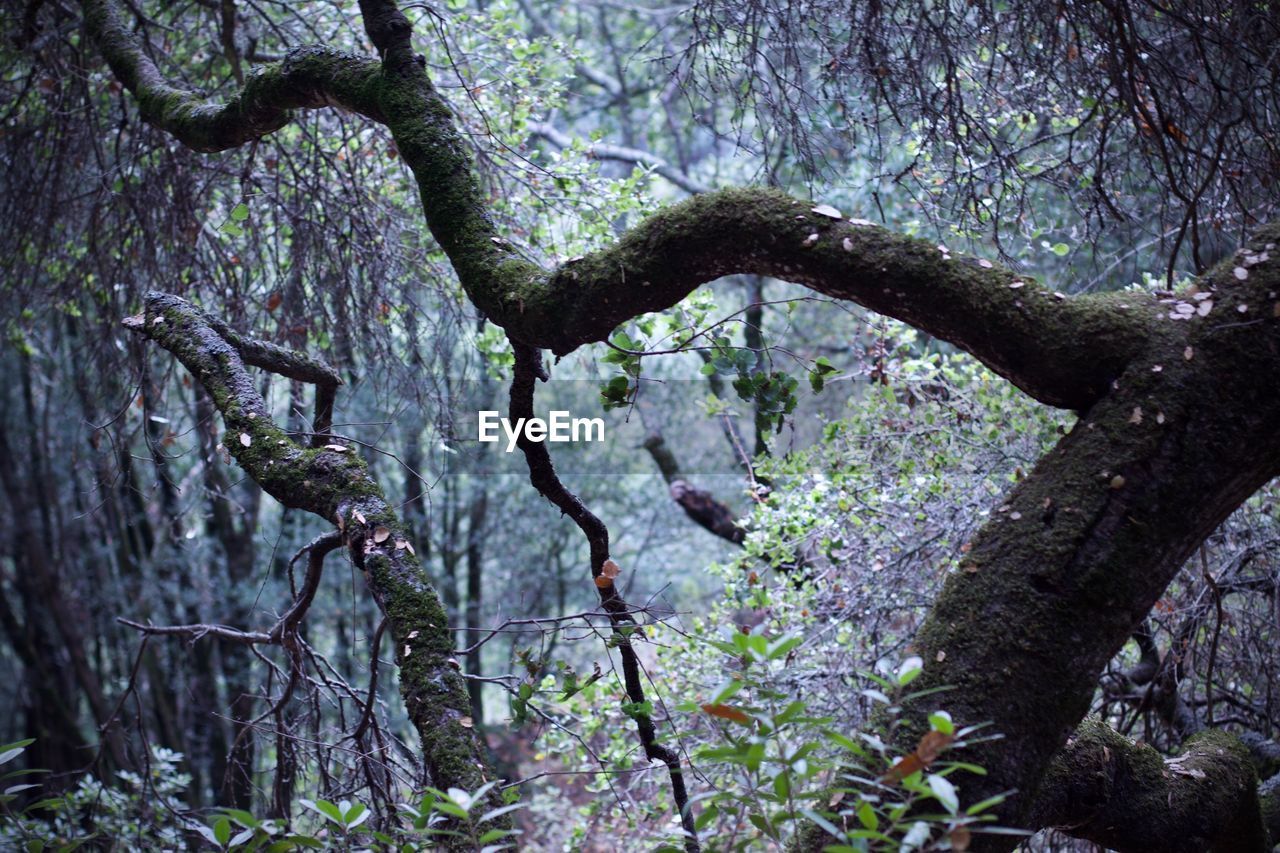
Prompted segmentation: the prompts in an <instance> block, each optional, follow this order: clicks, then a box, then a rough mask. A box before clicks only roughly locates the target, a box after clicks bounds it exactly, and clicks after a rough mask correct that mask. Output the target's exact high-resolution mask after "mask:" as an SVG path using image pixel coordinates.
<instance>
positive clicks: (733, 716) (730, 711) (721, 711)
mask: <svg viewBox="0 0 1280 853" xmlns="http://www.w3.org/2000/svg"><path fill="white" fill-rule="evenodd" d="M702 710H703V711H706V712H707V713H708V714H710V715H711V716H713V717H719V718H720V719H722V720H731V721H733V722H735V723H741V724H742V725H744V726H745V725H747V724H748V723H750V722H751V718H750V717H748V716H747V715H746V714H745V713H744V712H742V711H740V710H738V709H737V708H735V707H733V706H732V705H725V704H722V703H720V702H715V703H712V704H707V705H703V706H702Z"/></svg>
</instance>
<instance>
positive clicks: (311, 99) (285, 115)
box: [83, 0, 382, 152]
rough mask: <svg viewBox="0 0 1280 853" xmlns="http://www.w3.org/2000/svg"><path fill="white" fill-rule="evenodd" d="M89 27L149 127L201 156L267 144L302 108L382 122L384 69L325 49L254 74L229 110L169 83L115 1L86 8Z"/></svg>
mask: <svg viewBox="0 0 1280 853" xmlns="http://www.w3.org/2000/svg"><path fill="white" fill-rule="evenodd" d="M83 6H84V11H85V23H86V24H87V25H88V28H89V32H90V33H91V34H92V35H93V38H94V41H95V42H96V43H97V45H98V47H99V49H100V50H101V51H102V53H103V56H104V57H105V59H106V60H107V64H108V65H110V66H111V71H112V72H113V73H114V74H115V75H116V78H117V79H118V80H119V81H120V82H121V83H122V84H123V85H124V87H125V88H126V89H128V90H129V91H130V92H132V93H133V96H134V97H135V98H136V99H137V102H138V109H139V111H140V112H141V113H142V117H143V119H145V120H146V121H147V122H149V123H151V124H153V125H155V126H156V127H158V128H160V129H161V130H163V131H165V132H166V133H169V134H170V135H172V136H173V137H174V138H175V139H177V140H178V141H179V142H181V143H183V144H184V145H186V146H188V147H190V148H193V149H195V150H196V151H206V152H210V151H224V150H226V149H228V148H235V147H237V146H239V145H243V144H244V143H246V142H250V141H252V140H254V139H258V138H260V137H263V136H266V135H267V134H269V133H272V132H274V131H276V130H279V129H280V128H282V127H284V126H285V125H286V124H288V123H289V121H290V120H291V119H292V115H291V111H292V110H295V109H302V108H316V107H325V106H340V107H344V108H346V109H348V110H351V111H353V112H358V113H361V114H363V115H365V116H368V117H369V118H371V119H373V120H375V121H382V117H381V114H380V113H379V110H378V106H377V103H376V101H375V100H374V97H373V95H374V94H375V91H376V85H377V82H378V77H379V72H380V70H381V65H380V64H379V63H378V62H376V61H375V60H372V59H365V58H362V57H359V56H353V55H351V54H346V53H342V52H341V51H337V50H332V49H330V48H326V47H305V48H299V49H297V50H294V51H291V52H290V53H289V54H288V56H286V57H285V58H284V60H283V61H281V62H278V63H273V64H271V65H266V66H262V67H259V68H256V69H254V70H253V72H252V73H251V74H250V75H249V76H248V79H247V80H246V81H245V84H244V86H243V88H242V89H241V90H240V92H239V93H238V94H236V95H235V96H234V97H232V98H231V99H229V100H228V101H227V102H226V103H222V104H218V103H213V102H210V101H208V100H206V99H205V98H204V97H203V96H202V95H200V94H199V93H197V92H193V91H191V90H189V89H183V88H178V87H176V86H173V85H171V84H170V83H169V82H168V81H166V80H165V78H164V76H163V75H162V74H161V73H160V70H159V69H158V68H157V67H156V65H155V63H154V62H152V61H151V58H150V57H149V56H148V55H147V53H146V51H145V50H144V49H143V45H142V43H141V42H140V41H139V40H138V38H137V36H135V35H134V33H133V32H132V31H131V30H130V29H129V28H128V26H127V25H126V24H125V22H124V21H123V20H122V19H121V16H120V11H119V9H118V7H117V6H116V5H115V3H113V2H112V0H84V3H83Z"/></svg>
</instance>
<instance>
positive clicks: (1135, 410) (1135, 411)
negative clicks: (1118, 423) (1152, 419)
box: [1129, 406, 1142, 424]
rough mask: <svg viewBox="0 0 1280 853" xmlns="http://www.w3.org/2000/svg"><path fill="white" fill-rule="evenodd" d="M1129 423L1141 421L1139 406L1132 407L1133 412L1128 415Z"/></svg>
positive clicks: (1140, 408)
mask: <svg viewBox="0 0 1280 853" xmlns="http://www.w3.org/2000/svg"><path fill="white" fill-rule="evenodd" d="M1129 423H1131V424H1140V423H1142V407H1141V406H1134V407H1133V414H1131V415H1129Z"/></svg>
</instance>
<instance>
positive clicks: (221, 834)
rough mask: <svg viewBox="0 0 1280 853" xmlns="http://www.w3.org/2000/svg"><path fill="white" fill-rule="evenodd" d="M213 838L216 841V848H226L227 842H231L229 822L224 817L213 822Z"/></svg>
mask: <svg viewBox="0 0 1280 853" xmlns="http://www.w3.org/2000/svg"><path fill="white" fill-rule="evenodd" d="M213 837H214V838H216V839H217V841H218V846H220V847H226V846H227V842H228V841H230V840H231V821H229V820H227V819H226V818H225V817H220V818H218V819H217V820H215V821H214V822H213Z"/></svg>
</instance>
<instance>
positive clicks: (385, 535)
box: [373, 524, 391, 544]
mask: <svg viewBox="0 0 1280 853" xmlns="http://www.w3.org/2000/svg"><path fill="white" fill-rule="evenodd" d="M390 538H391V530H390V529H389V528H386V527H383V526H382V525H381V524H380V525H378V526H377V527H376V528H374V531H373V541H374V542H377V543H379V544H381V543H383V542H386V541H387V540H388V539H390Z"/></svg>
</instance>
